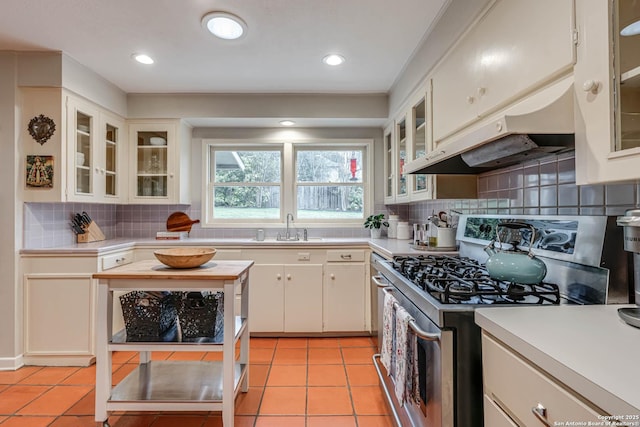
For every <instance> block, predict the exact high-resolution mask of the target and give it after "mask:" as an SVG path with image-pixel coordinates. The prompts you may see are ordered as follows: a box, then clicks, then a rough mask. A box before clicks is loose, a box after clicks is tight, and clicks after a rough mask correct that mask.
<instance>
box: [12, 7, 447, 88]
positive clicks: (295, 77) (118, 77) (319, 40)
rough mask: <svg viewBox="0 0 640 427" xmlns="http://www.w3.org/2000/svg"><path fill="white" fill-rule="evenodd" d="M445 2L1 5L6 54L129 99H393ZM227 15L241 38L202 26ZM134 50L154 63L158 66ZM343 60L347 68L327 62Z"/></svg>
mask: <svg viewBox="0 0 640 427" xmlns="http://www.w3.org/2000/svg"><path fill="white" fill-rule="evenodd" d="M445 4H448V1H447V0H393V1H391V0H1V5H0V50H55V51H63V52H64V53H65V54H67V55H68V56H70V57H72V58H74V59H75V60H76V61H78V62H79V63H81V64H83V65H85V66H87V67H88V68H90V69H92V70H94V71H96V72H97V73H98V74H100V75H102V76H103V77H104V78H105V79H107V80H109V81H110V82H112V83H113V84H115V85H116V86H118V87H120V88H121V89H122V90H124V91H125V92H127V93H152V92H157V93H175V92H205V93H214V92H240V93H314V92H331V93H380V92H383V93H384V92H388V91H389V89H390V88H391V87H392V85H393V83H394V82H395V80H396V79H397V78H398V76H399V75H400V74H401V72H402V70H403V68H404V67H405V65H406V64H407V63H408V61H409V60H410V59H411V57H412V54H413V52H414V51H415V49H416V48H417V47H418V46H419V45H420V43H421V42H422V41H423V39H424V38H425V36H426V35H427V31H428V30H429V28H430V26H431V25H432V23H433V21H434V19H437V17H438V16H439V15H440V14H441V13H442V10H441V9H442V8H443V5H445ZM215 10H224V11H228V12H231V13H234V14H236V15H238V16H240V17H242V18H243V19H244V20H245V21H246V23H247V24H248V27H249V32H248V34H247V36H246V37H244V38H242V39H241V40H238V41H222V40H218V39H216V38H215V37H213V36H212V35H210V34H209V33H207V32H206V31H205V30H204V29H203V28H202V26H201V23H200V21H201V18H202V16H203V15H205V14H206V13H207V12H210V11H215ZM133 52H144V53H148V54H149V55H151V56H152V57H154V58H155V60H156V63H155V64H154V65H152V66H144V65H141V64H138V63H136V62H134V61H133V60H132V59H131V54H132V53H133ZM327 53H339V54H341V55H343V56H345V57H346V59H347V61H346V63H345V64H344V65H343V66H341V67H338V68H330V67H328V66H327V65H325V64H323V63H322V62H321V59H322V57H323V56H324V55H326V54H327Z"/></svg>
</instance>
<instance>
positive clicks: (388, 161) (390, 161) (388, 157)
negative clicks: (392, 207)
mask: <svg viewBox="0 0 640 427" xmlns="http://www.w3.org/2000/svg"><path fill="white" fill-rule="evenodd" d="M393 139H394V124H393V123H392V124H390V125H389V126H387V128H386V129H385V130H384V136H383V142H384V202H385V203H393V202H394V201H395V198H394V191H393V190H394V188H395V184H394V179H393V178H394V174H395V170H394V168H393V165H394V152H393V147H394V144H393Z"/></svg>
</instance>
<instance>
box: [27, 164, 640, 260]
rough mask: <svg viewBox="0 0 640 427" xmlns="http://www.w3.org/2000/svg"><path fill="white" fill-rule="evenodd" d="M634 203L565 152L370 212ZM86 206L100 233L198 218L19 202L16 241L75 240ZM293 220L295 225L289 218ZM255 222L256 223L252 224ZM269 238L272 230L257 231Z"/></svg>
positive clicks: (617, 207)
mask: <svg viewBox="0 0 640 427" xmlns="http://www.w3.org/2000/svg"><path fill="white" fill-rule="evenodd" d="M639 203H640V185H639V184H638V183H628V184H627V183H625V184H612V185H587V186H577V185H576V183H575V159H574V157H573V154H572V153H568V154H564V155H560V156H555V157H550V158H546V159H542V160H539V161H533V162H529V163H527V164H525V165H520V166H514V167H509V168H505V169H501V170H498V171H493V172H488V173H485V174H482V175H479V176H478V198H477V199H462V200H429V201H424V202H415V203H410V204H403V205H386V206H385V205H384V204H377V205H376V206H375V209H374V210H375V212H384V211H385V210H386V211H387V212H388V213H394V214H397V215H399V216H400V218H401V219H402V220H405V221H409V222H410V223H415V222H425V221H426V219H427V217H428V216H429V215H431V213H432V212H433V211H435V212H439V211H443V210H444V211H451V210H455V211H457V212H460V213H463V214H469V213H479V214H507V215H508V214H514V215H515V214H530V215H539V214H543V215H609V216H615V215H621V214H623V213H624V211H625V210H626V209H630V208H633V207H637V206H638V205H639ZM82 211H85V212H87V213H88V214H89V215H90V216H91V217H92V219H93V220H94V221H95V222H96V223H97V224H98V225H99V226H100V229H101V230H102V232H103V233H104V234H105V236H106V237H107V239H113V238H132V237H133V238H154V237H155V234H156V232H157V231H163V230H165V229H166V220H167V217H168V216H169V215H170V214H171V213H172V212H175V211H182V212H185V213H187V215H189V216H190V217H191V218H194V219H196V218H202V211H201V207H200V205H199V204H193V205H107V204H94V203H26V204H25V209H24V245H23V246H24V247H25V248H28V249H29V248H45V247H54V246H61V245H68V244H72V243H74V242H75V239H76V236H75V234H74V233H73V232H72V231H71V227H70V225H69V224H70V222H71V217H72V215H73V214H74V213H77V212H82ZM294 226H295V223H294ZM256 228H257V227H256ZM265 231H266V234H267V237H274V236H275V235H276V234H277V233H278V232H279V231H282V230H279V229H273V228H268V229H265ZM368 234H369V233H368V230H366V229H364V228H362V227H353V228H313V229H310V230H309V236H310V237H366V236H368ZM254 236H255V228H202V227H200V224H195V225H194V226H193V228H192V231H191V237H196V238H231V237H235V238H252V237H254Z"/></svg>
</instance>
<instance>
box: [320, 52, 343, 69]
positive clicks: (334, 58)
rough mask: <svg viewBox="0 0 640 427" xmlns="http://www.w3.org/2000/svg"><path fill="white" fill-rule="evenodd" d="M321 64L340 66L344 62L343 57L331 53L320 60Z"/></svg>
mask: <svg viewBox="0 0 640 427" xmlns="http://www.w3.org/2000/svg"><path fill="white" fill-rule="evenodd" d="M322 62H324V63H325V64H327V65H331V66H336V65H340V64H342V63H343V62H344V56H342V55H337V54H335V53H332V54H330V55H327V56H325V57H324V58H322Z"/></svg>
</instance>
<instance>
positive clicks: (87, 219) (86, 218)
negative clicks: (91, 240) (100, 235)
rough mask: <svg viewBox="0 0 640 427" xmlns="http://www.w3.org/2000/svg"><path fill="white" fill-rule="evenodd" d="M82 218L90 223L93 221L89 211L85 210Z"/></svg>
mask: <svg viewBox="0 0 640 427" xmlns="http://www.w3.org/2000/svg"><path fill="white" fill-rule="evenodd" d="M82 219H83V220H84V222H85V223H86V224H87V225H89V224H91V222H92V219H91V217H90V216H89V214H88V213H86V212H85V211H82Z"/></svg>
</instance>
